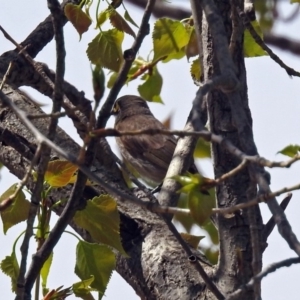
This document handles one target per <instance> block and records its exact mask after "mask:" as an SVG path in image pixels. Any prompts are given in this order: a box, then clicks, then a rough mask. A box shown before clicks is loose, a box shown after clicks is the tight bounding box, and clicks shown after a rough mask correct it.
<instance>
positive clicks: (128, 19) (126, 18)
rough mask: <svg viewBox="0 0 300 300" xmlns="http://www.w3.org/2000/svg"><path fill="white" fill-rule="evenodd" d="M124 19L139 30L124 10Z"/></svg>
mask: <svg viewBox="0 0 300 300" xmlns="http://www.w3.org/2000/svg"><path fill="white" fill-rule="evenodd" d="M124 18H125V20H126V21H128V22H130V23H131V24H132V25H134V26H135V27H136V28H139V26H137V24H136V23H135V22H134V21H133V19H132V18H131V16H130V15H129V13H128V11H127V10H125V13H124Z"/></svg>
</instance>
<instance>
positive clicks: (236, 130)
mask: <svg viewBox="0 0 300 300" xmlns="http://www.w3.org/2000/svg"><path fill="white" fill-rule="evenodd" d="M240 2H242V1H240ZM216 5H217V7H218V8H219V10H220V14H221V15H222V17H223V22H224V26H225V29H226V33H227V39H228V44H229V41H230V37H231V34H232V20H231V18H230V15H231V8H230V1H216ZM202 34H203V53H204V57H203V68H204V81H205V80H207V79H211V78H213V77H214V76H215V75H216V74H219V72H220V70H219V66H218V62H217V58H216V57H215V52H214V43H213V40H212V36H211V34H210V31H209V28H208V26H207V22H206V19H205V16H204V17H203V27H202ZM238 37H239V38H238V40H237V43H236V48H235V51H234V54H233V55H232V57H233V59H234V63H235V66H236V74H237V77H238V79H239V81H240V89H239V91H238V92H235V93H231V94H224V93H222V92H220V91H213V92H212V93H210V94H209V95H208V97H207V112H208V122H209V129H210V130H211V131H212V132H214V133H216V134H219V135H222V136H223V137H226V138H228V139H229V140H230V141H231V142H232V143H233V144H234V145H235V146H237V147H238V148H239V149H241V150H242V151H244V152H246V153H247V154H252V155H253V154H256V153H257V151H256V147H255V144H254V142H253V132H252V119H251V113H250V110H249V106H248V96H247V82H246V70H245V64H244V57H243V26H242V24H241V23H240V24H239V36H238ZM235 99H238V100H239V102H238V103H236V102H234V103H232V102H233V101H236V100H235ZM233 105H235V106H236V107H235V110H237V111H239V113H240V114H241V115H244V116H245V118H244V119H243V120H242V122H241V123H242V124H241V123H239V124H238V126H237V124H236V120H235V112H234V111H233V110H232V106H233ZM241 125H242V126H241ZM245 141H247V143H248V144H246V145H245ZM212 156H213V164H214V172H215V177H216V178H218V177H220V176H221V175H223V174H224V173H227V172H228V171H230V170H231V169H233V168H234V167H236V166H237V165H238V164H239V163H240V161H239V160H238V159H237V158H236V157H234V156H233V155H232V154H229V153H228V152H227V151H224V149H223V148H222V146H220V145H216V144H214V145H213V146H212ZM254 186H255V185H254ZM251 188H253V182H252V181H251V178H250V175H249V172H248V170H247V169H244V170H243V171H242V172H240V173H239V174H238V175H237V176H235V177H232V178H230V179H229V180H228V181H226V182H224V183H222V184H221V185H220V186H218V187H217V189H216V195H217V206H218V207H229V206H232V205H235V204H238V203H243V202H246V201H247V198H249V196H248V194H247V193H248V191H249V190H251ZM252 196H253V195H252ZM249 210H251V211H254V213H255V216H256V219H255V226H256V227H257V228H259V235H260V239H261V231H262V229H263V225H262V219H261V215H260V211H259V207H255V208H251V209H249ZM217 224H218V225H217V227H218V229H219V237H220V257H219V264H218V269H217V273H216V277H217V285H218V287H219V288H220V290H221V292H223V293H224V294H228V293H230V292H233V291H234V290H235V289H237V288H238V287H239V286H240V285H242V284H245V283H247V282H248V281H249V280H250V279H251V277H252V276H253V273H252V268H251V262H252V248H251V236H250V221H249V219H248V214H247V213H246V211H243V212H237V213H235V214H232V215H229V216H221V215H219V216H218V218H217ZM259 242H260V241H259ZM261 255H262V252H261V253H260V256H261ZM243 299H254V295H253V293H252V292H251V291H250V292H249V291H248V292H247V293H245V294H244V296H243Z"/></svg>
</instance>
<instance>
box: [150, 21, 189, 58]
mask: <svg viewBox="0 0 300 300" xmlns="http://www.w3.org/2000/svg"><path fill="white" fill-rule="evenodd" d="M189 37H190V33H189V32H188V30H187V29H186V28H185V27H184V25H183V24H182V23H181V22H180V21H175V20H172V19H168V18H161V19H159V20H157V21H156V22H155V25H154V30H153V35H152V38H153V48H154V58H153V60H157V59H160V58H162V57H164V56H168V55H170V54H174V53H176V52H179V51H181V49H182V48H183V47H184V46H186V45H187V43H188V41H189Z"/></svg>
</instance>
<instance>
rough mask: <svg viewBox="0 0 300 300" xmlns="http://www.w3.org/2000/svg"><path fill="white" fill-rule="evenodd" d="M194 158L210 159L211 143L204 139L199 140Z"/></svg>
mask: <svg viewBox="0 0 300 300" xmlns="http://www.w3.org/2000/svg"><path fill="white" fill-rule="evenodd" d="M194 157H196V158H210V157H211V153H210V143H209V142H207V141H205V140H204V139H198V141H197V144H196V147H195V151H194Z"/></svg>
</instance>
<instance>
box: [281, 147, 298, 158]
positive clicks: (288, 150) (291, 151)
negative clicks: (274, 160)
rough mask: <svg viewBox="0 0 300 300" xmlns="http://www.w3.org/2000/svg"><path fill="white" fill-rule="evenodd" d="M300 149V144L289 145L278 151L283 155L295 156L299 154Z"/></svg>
mask: <svg viewBox="0 0 300 300" xmlns="http://www.w3.org/2000/svg"><path fill="white" fill-rule="evenodd" d="M299 151H300V146H299V145H288V146H286V147H285V148H283V149H282V150H280V151H278V152H277V153H281V154H283V155H286V156H289V157H294V156H295V155H298V154H299Z"/></svg>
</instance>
